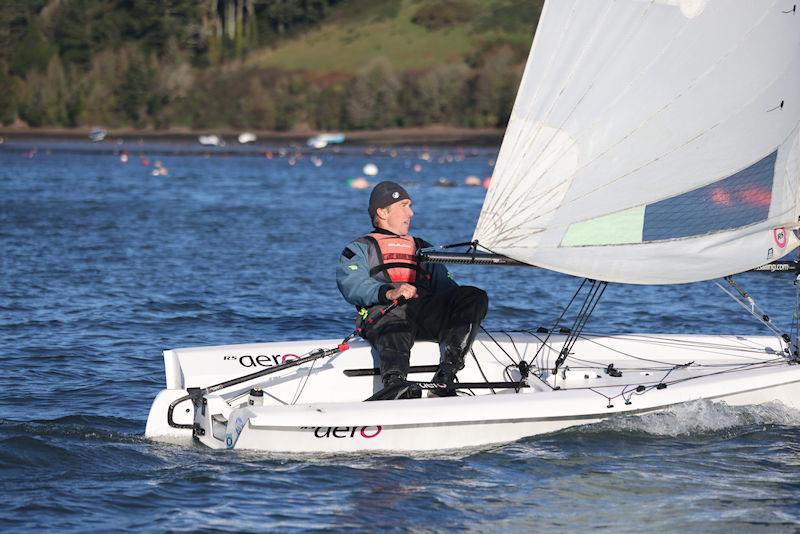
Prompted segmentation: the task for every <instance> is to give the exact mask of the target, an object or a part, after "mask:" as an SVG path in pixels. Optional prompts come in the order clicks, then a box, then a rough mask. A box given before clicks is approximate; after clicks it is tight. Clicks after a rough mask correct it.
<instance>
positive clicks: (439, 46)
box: [246, 0, 533, 73]
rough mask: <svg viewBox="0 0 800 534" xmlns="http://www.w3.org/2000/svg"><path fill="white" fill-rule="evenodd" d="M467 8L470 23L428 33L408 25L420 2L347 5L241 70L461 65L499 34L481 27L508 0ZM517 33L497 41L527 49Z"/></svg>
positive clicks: (526, 37) (526, 36)
mask: <svg viewBox="0 0 800 534" xmlns="http://www.w3.org/2000/svg"><path fill="white" fill-rule="evenodd" d="M467 3H468V4H470V5H471V6H472V7H473V11H474V16H473V20H471V21H467V22H460V23H456V24H453V25H448V26H447V27H443V28H439V29H435V30H429V29H426V28H425V27H423V26H421V25H419V24H415V23H414V22H412V17H413V16H414V14H415V13H416V12H417V11H418V10H419V9H420V7H422V6H424V5H425V0H388V1H387V0H371V1H370V2H361V1H356V2H350V3H348V4H345V5H344V6H342V7H341V8H340V12H339V13H334V14H333V15H332V16H331V17H330V19H329V21H327V22H326V23H325V24H323V25H322V26H321V27H320V28H317V29H313V30H310V31H308V32H306V33H305V34H303V35H302V36H300V37H298V38H295V39H292V40H290V41H286V42H283V43H281V44H280V45H279V46H277V47H275V48H273V49H263V50H259V51H256V52H254V53H253V54H251V55H250V57H249V58H248V59H247V61H246V65H248V66H257V67H278V68H283V69H303V70H310V71H316V72H320V73H326V72H334V71H344V72H354V71H358V70H359V69H360V68H361V67H363V66H365V65H368V64H370V63H371V62H373V61H376V60H385V61H388V62H389V63H390V64H391V66H392V67H393V68H394V69H395V70H400V71H402V70H408V69H417V68H426V67H431V66H434V65H440V64H443V63H456V62H461V61H464V58H465V57H466V56H467V55H468V54H469V53H470V52H471V51H472V50H474V48H475V47H476V46H477V45H478V44H479V43H480V42H481V40H486V39H496V38H497V37H498V36H499V35H501V33H500V32H498V28H497V27H494V28H491V29H486V28H482V27H481V24H480V23H481V21H482V20H485V18H486V17H488V16H493V15H495V14H496V8H497V6H498V5H503V4H504V3H508V0H492V1H486V0H479V1H476V2H472V3H470V2H467ZM493 8H495V9H494V11H493ZM522 30H523V31H520V29H519V28H514V31H511V32H508V33H507V34H505V35H502V38H504V39H506V40H509V41H514V42H518V43H519V42H520V41H521V42H522V46H523V47H524V46H528V45H529V44H530V40H531V39H532V37H533V36H532V32H530V31H529V30H528V28H522Z"/></svg>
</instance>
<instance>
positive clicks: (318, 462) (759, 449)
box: [0, 140, 800, 532]
mask: <svg viewBox="0 0 800 534" xmlns="http://www.w3.org/2000/svg"><path fill="white" fill-rule="evenodd" d="M34 147H36V148H37V149H38V150H37V152H36V153H35V154H34V155H33V156H32V157H29V158H26V157H25V154H24V153H25V152H26V151H28V150H30V149H31V148H34ZM190 148H191V147H189V148H187V147H185V146H178V145H174V146H173V145H154V144H150V145H136V144H131V145H128V144H124V145H122V146H121V147H118V148H117V150H119V149H127V150H129V151H130V156H131V157H130V160H129V162H128V163H127V164H123V163H121V162H120V160H119V156H118V155H115V153H114V150H115V149H114V145H112V144H102V145H90V144H88V142H87V143H73V144H70V143H44V142H40V143H38V144H37V145H34V144H33V143H32V142H30V141H28V142H22V141H13V140H10V141H9V140H7V141H6V143H5V144H2V145H0V271H1V272H2V277H0V361H2V369H3V372H2V374H1V376H0V488H2V490H1V491H2V493H1V496H2V502H3V506H2V507H0V525H2V527H0V528H2V530H4V531H8V530H14V531H22V530H26V531H27V530H29V529H32V528H34V529H35V528H39V529H41V528H56V529H59V530H75V531H91V530H109V529H111V530H121V529H139V530H146V531H163V530H179V531H180V530H192V531H194V530H202V531H254V530H275V531H281V532H283V531H292V530H303V531H305V530H316V529H320V530H322V529H326V530H327V529H333V530H356V531H368V530H375V529H378V528H381V529H387V530H393V531H403V530H408V531H423V532H428V531H445V530H454V529H464V530H468V531H516V530H524V531H544V530H545V529H551V528H561V529H567V530H568V531H575V530H578V531H580V530H590V529H593V528H606V529H609V530H613V531H638V530H641V529H643V528H644V529H648V530H655V531H659V530H660V531H685V530H691V531H706V532H722V531H726V532H727V531H730V530H732V529H735V530H747V531H752V530H768V531H786V532H793V531H796V530H797V529H798V528H800V504H798V503H800V477H798V474H799V473H800V414H797V413H796V412H792V411H789V410H787V409H784V408H782V407H780V406H767V407H760V408H737V409H734V408H729V407H726V406H719V405H711V404H706V403H698V404H697V405H694V406H690V407H688V408H682V409H680V410H676V411H674V412H672V413H666V414H659V415H651V416H646V417H639V418H626V419H617V420H611V421H607V422H605V423H602V424H598V425H593V426H588V427H581V428H576V429H571V430H567V431H562V432H558V433H555V434H551V435H546V436H540V437H536V438H530V439H526V440H522V441H520V442H518V443H512V444H508V445H504V446H500V447H495V448H491V449H483V450H476V451H461V452H458V453H448V454H445V455H441V454H439V455H429V456H395V455H388V456H376V455H369V456H358V455H355V456H345V457H342V456H339V457H315V458H309V457H304V458H286V457H280V458H277V457H270V456H267V455H263V454H253V453H237V452H231V451H224V452H219V451H209V450H206V449H204V448H200V447H197V446H193V447H181V446H176V445H165V444H159V443H153V442H150V441H148V440H146V439H144V438H143V437H142V434H143V432H144V426H145V420H146V417H147V412H148V409H149V406H150V402H151V401H152V399H153V397H154V396H155V395H156V393H157V392H158V391H159V390H160V389H161V388H162V387H163V381H164V377H163V367H162V365H163V363H162V359H161V355H160V352H161V350H162V349H165V348H170V347H176V346H187V345H204V344H224V343H243V342H259V341H273V340H288V339H304V338H328V337H342V336H344V335H345V334H347V333H349V331H350V330H351V329H352V310H351V308H350V307H349V306H348V305H347V304H346V303H345V302H344V301H343V300H342V299H341V297H340V296H339V294H338V292H337V290H336V286H335V282H334V268H335V265H336V261H337V258H338V255H339V252H340V251H341V249H342V247H343V246H344V244H345V243H347V242H348V241H349V240H350V239H352V238H354V237H356V236H358V235H360V234H361V233H364V232H365V231H366V230H367V229H368V222H369V221H368V217H367V214H366V203H367V198H368V194H369V192H368V191H358V190H353V189H351V188H350V187H349V186H348V184H347V180H348V179H350V178H353V177H356V176H358V175H359V174H360V173H361V168H362V167H363V165H364V164H365V163H367V162H374V163H376V164H377V165H378V167H379V168H380V171H381V172H380V175H379V177H380V178H382V179H395V180H399V181H403V182H415V184H414V185H410V186H409V187H408V190H409V192H410V194H411V195H412V197H413V199H414V206H415V210H416V212H417V215H416V216H415V218H414V221H413V224H412V230H413V231H414V232H415V233H416V234H417V235H420V236H422V237H424V238H426V239H427V240H429V241H431V242H434V243H440V244H441V243H451V242H458V241H466V240H469V239H470V238H471V230H472V227H473V226H474V224H475V221H476V220H477V216H478V213H479V211H480V206H481V203H482V200H483V196H484V193H485V191H484V190H483V189H482V188H470V187H464V186H459V187H454V188H441V187H434V185H433V184H434V183H435V181H436V180H437V179H438V178H440V177H445V178H449V179H451V180H453V181H456V182H458V183H461V182H462V181H463V179H464V178H465V177H466V176H468V175H475V176H478V177H479V178H481V179H482V178H484V177H486V176H488V175H489V174H490V173H491V166H490V163H491V161H492V160H493V158H494V157H496V152H497V151H496V148H480V149H472V148H467V149H465V152H464V157H463V160H462V159H461V158H460V157H459V155H458V154H459V152H458V151H457V149H456V148H455V147H438V148H432V149H431V150H430V153H431V156H432V158H431V161H430V162H426V161H421V160H420V159H419V155H420V153H421V152H422V149H420V148H413V149H406V148H405V147H397V151H398V154H397V157H394V158H393V157H392V156H391V154H390V152H389V151H384V152H381V151H376V152H375V153H372V154H366V153H365V151H364V149H363V148H349V149H348V148H345V149H343V150H342V151H341V152H340V153H338V154H336V153H334V152H332V151H330V150H328V149H326V151H323V152H321V153H320V157H321V158H322V160H323V165H322V166H320V167H316V166H314V165H313V164H312V162H311V160H310V159H309V154H305V157H304V158H303V159H301V160H298V161H297V162H296V164H295V165H294V166H290V165H289V163H288V160H289V157H288V156H289V155H291V154H292V150H289V151H288V152H287V155H286V156H279V155H278V152H277V149H278V147H273V150H274V151H275V157H273V158H272V159H267V158H266V157H264V156H263V155H261V154H260V152H259V150H258V149H249V151H248V152H247V153H242V154H231V155H230V156H228V157H226V156H225V154H224V153H223V152H222V151H215V152H211V153H210V154H209V155H208V156H207V157H206V155H204V154H203V152H202V151H197V150H192V149H190ZM140 152H144V153H146V154H147V156H148V157H149V159H150V166H147V167H146V166H143V165H142V164H141V163H140V161H139V153H140ZM30 155H31V154H30V153H29V154H28V156H30ZM447 155H450V156H451V159H452V161H450V162H448V161H447V159H445V158H446V156H447ZM155 159H160V160H161V161H162V163H163V165H164V166H165V167H167V168H168V169H169V175H168V176H158V177H156V176H152V175H151V170H152V168H153V167H152V164H153V162H154V161H155ZM440 159H441V162H440ZM416 163H420V164H422V166H423V169H422V171H421V172H419V173H417V172H414V170H413V165H414V164H416ZM651 267H652V268H653V269H667V268H669V265H668V264H664V263H659V262H654V264H653V265H652V266H651ZM452 270H453V272H454V274H455V277H456V278H457V279H458V280H459V281H461V282H463V283H470V284H475V285H480V286H482V287H484V288H486V289H487V291H488V292H489V294H490V297H491V305H490V312H489V316H488V317H487V320H486V322H485V325H486V326H487V327H488V328H490V329H519V328H531V327H536V326H539V325H549V324H550V323H551V322H552V321H553V320H554V318H555V317H556V316H557V315H558V312H559V311H560V306H562V305H563V304H564V303H565V302H566V300H567V299H568V297H569V295H571V292H572V291H573V290H574V289H575V287H576V286H577V282H578V281H577V280H575V279H573V278H570V277H566V276H562V275H558V274H555V273H550V272H546V271H541V270H534V269H515V268H489V267H455V268H453V269H452ZM791 279H792V277H791V276H790V275H777V274H773V275H769V274H757V273H753V274H747V275H743V276H741V277H740V279H739V280H740V282H741V284H742V285H743V286H744V287H745V289H747V290H749V291H750V292H751V293H752V294H753V295H754V296H755V297H756V298H757V300H758V301H759V302H760V303H761V304H762V305H763V306H764V307H765V308H766V310H767V311H768V312H769V313H770V314H771V315H772V316H773V317H774V319H775V321H776V322H777V323H778V324H779V325H780V326H781V327H784V328H788V326H789V319H790V317H791V311H792V308H793V306H794V298H795V296H794V288H793V286H792V283H791ZM588 328H589V329H590V330H592V331H602V332H624V331H639V332H642V331H646V332H702V333H734V332H735V333H748V334H760V333H764V330H763V329H762V328H761V327H760V326H759V325H758V324H757V323H756V322H754V321H753V320H751V319H750V318H748V317H747V315H745V314H744V313H743V312H742V310H741V309H739V308H738V307H737V306H736V305H735V304H734V303H733V302H731V301H730V300H729V299H727V297H725V296H724V295H722V294H721V292H720V291H719V290H718V289H717V288H715V287H714V286H712V285H711V284H691V285H685V286H676V287H675V286H673V287H635V286H611V287H609V289H608V290H607V291H606V294H605V296H604V298H603V300H602V301H601V303H600V306H599V307H598V309H597V311H596V312H595V315H594V316H593V318H592V321H591V322H590V325H589V327H588Z"/></svg>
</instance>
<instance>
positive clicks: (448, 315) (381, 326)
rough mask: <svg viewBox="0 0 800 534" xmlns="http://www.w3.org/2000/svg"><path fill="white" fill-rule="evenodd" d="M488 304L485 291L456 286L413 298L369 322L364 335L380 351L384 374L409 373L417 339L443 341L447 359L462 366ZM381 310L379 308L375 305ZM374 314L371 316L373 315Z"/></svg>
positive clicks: (385, 375)
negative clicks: (410, 358)
mask: <svg viewBox="0 0 800 534" xmlns="http://www.w3.org/2000/svg"><path fill="white" fill-rule="evenodd" d="M488 306H489V297H488V296H487V295H486V292H485V291H483V290H482V289H479V288H477V287H471V286H457V287H454V288H450V289H448V290H446V291H442V292H441V293H437V294H433V295H422V296H419V297H416V298H413V299H410V300H409V301H407V302H406V303H405V304H402V305H400V306H398V307H396V308H394V309H393V310H391V311H390V312H388V313H387V314H386V315H384V316H383V317H381V318H380V319H378V320H377V321H376V322H375V323H373V324H372V325H370V326H369V327H368V328H367V329H366V331H365V332H364V337H365V338H366V339H367V341H369V342H370V344H372V346H373V347H375V350H377V351H378V354H379V356H380V362H381V367H380V369H381V377H383V378H384V380H385V379H386V377H387V376H390V375H397V376H399V377H401V378H405V377H406V376H407V375H408V369H409V357H410V355H411V347H412V346H414V342H415V341H416V340H422V341H436V342H439V343H443V344H444V352H445V355H444V358H445V361H447V362H451V363H454V364H456V365H457V368H461V367H463V361H464V356H465V355H466V353H467V352H468V351H469V348H470V346H471V345H472V341H473V340H474V339H475V335H476V334H477V331H478V328H479V327H480V323H481V321H482V320H483V318H484V317H485V316H486V311H487V309H488ZM375 309H380V307H374V308H373V309H372V310H370V311H372V312H374V310H375ZM370 316H371V315H370Z"/></svg>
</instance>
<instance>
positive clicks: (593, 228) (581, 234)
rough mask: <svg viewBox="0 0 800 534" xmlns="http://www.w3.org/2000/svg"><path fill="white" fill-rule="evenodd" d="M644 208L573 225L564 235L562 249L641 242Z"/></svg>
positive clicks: (632, 209)
mask: <svg viewBox="0 0 800 534" xmlns="http://www.w3.org/2000/svg"><path fill="white" fill-rule="evenodd" d="M643 228H644V206H637V207H635V208H631V209H629V210H625V211H619V212H617V213H609V214H608V215H604V216H602V217H598V218H596V219H592V220H590V221H581V222H578V223H575V224H573V225H572V226H570V227H569V229H568V230H567V233H566V234H564V239H563V240H562V241H561V246H562V247H581V246H589V245H623V244H630V243H641V242H642V230H643Z"/></svg>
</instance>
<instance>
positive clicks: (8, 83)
mask: <svg viewBox="0 0 800 534" xmlns="http://www.w3.org/2000/svg"><path fill="white" fill-rule="evenodd" d="M15 89H16V88H15V83H14V78H12V77H11V75H10V74H9V72H8V66H7V65H6V64H5V62H3V61H0V124H3V125H4V126H8V125H9V124H11V123H12V122H14V119H15V118H16V116H17V98H16V90H15Z"/></svg>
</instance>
